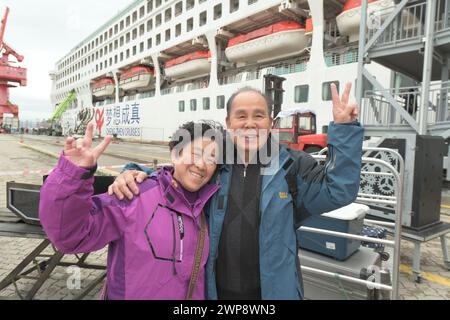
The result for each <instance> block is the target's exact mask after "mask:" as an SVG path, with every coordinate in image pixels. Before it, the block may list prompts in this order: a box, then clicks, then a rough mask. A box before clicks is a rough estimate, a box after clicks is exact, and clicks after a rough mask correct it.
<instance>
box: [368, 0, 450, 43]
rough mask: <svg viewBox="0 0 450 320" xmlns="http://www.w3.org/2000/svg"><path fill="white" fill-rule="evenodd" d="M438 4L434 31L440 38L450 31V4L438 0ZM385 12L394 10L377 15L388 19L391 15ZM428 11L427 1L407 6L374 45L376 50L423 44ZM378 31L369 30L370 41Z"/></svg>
mask: <svg viewBox="0 0 450 320" xmlns="http://www.w3.org/2000/svg"><path fill="white" fill-rule="evenodd" d="M436 2H437V3H436V16H435V25H434V31H435V34H436V36H439V34H440V33H441V32H443V31H450V3H449V1H448V0H437V1H436ZM385 10H389V11H391V10H392V9H390V8H387V9H384V10H380V11H378V12H377V13H376V14H377V15H379V16H380V17H386V16H388V15H389V14H388V13H387V12H384V11H385ZM426 10H427V2H426V1H425V2H422V3H416V4H411V5H407V6H405V8H403V10H402V11H400V12H399V13H398V14H397V16H396V17H395V18H394V20H393V21H392V22H391V23H390V24H389V25H388V26H387V27H386V29H385V30H384V31H383V33H382V34H381V36H380V37H379V38H378V39H377V41H376V42H375V43H374V48H376V47H382V46H393V45H397V44H401V43H406V42H408V43H411V42H417V43H421V42H422V39H423V37H424V36H425V33H426V27H425V26H426ZM382 20H384V18H383V19H382ZM372 24H373V23H372ZM375 26H376V25H375ZM377 31H378V28H377V27H372V28H369V30H368V33H367V35H368V39H371V38H372V37H373V36H374V34H375V33H376V32H377Z"/></svg>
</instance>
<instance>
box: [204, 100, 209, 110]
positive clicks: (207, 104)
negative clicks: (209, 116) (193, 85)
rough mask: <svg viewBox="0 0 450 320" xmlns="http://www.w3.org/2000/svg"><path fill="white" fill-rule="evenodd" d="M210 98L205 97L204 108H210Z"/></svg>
mask: <svg viewBox="0 0 450 320" xmlns="http://www.w3.org/2000/svg"><path fill="white" fill-rule="evenodd" d="M209 106H210V99H209V97H205V98H203V110H209Z"/></svg>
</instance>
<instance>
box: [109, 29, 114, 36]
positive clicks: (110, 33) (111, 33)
mask: <svg viewBox="0 0 450 320" xmlns="http://www.w3.org/2000/svg"><path fill="white" fill-rule="evenodd" d="M112 35H113V29H112V28H111V29H109V37H110V38H111V37H112Z"/></svg>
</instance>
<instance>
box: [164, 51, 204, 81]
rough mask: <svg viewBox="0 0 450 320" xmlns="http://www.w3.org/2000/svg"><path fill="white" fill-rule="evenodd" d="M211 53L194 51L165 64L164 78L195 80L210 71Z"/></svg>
mask: <svg viewBox="0 0 450 320" xmlns="http://www.w3.org/2000/svg"><path fill="white" fill-rule="evenodd" d="M209 58H211V51H195V52H192V53H189V54H185V55H184V56H181V57H178V58H175V59H171V60H169V61H167V62H166V63H165V73H166V76H167V77H169V78H172V79H181V78H197V77H201V76H205V75H208V74H209V73H210V71H211V62H210V59H209Z"/></svg>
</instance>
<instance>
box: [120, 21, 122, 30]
mask: <svg viewBox="0 0 450 320" xmlns="http://www.w3.org/2000/svg"><path fill="white" fill-rule="evenodd" d="M122 30H123V20H122V21H120V31H122Z"/></svg>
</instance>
